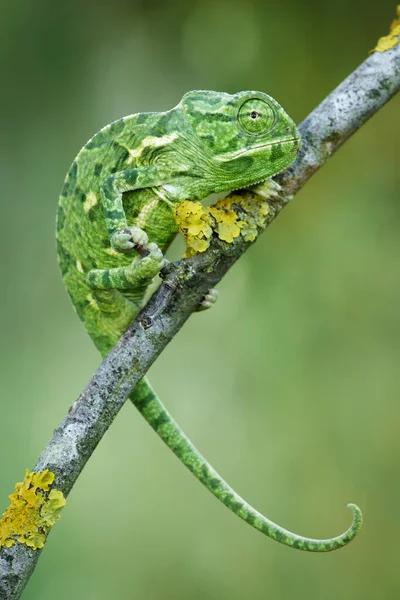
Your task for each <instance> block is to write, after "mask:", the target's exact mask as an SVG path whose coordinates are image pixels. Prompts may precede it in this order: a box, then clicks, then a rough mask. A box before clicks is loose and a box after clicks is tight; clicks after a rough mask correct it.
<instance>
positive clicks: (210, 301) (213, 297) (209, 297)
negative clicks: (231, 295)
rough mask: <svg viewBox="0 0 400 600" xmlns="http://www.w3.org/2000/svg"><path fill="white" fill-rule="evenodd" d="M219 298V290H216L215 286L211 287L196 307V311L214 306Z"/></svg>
mask: <svg viewBox="0 0 400 600" xmlns="http://www.w3.org/2000/svg"><path fill="white" fill-rule="evenodd" d="M217 300H218V290H216V289H215V288H211V289H210V290H208V292H207V294H206V295H205V296H204V297H203V298H202V300H201V301H200V304H199V305H198V307H197V308H196V312H201V311H203V310H208V309H209V308H211V307H212V306H214V304H215V303H216V301H217Z"/></svg>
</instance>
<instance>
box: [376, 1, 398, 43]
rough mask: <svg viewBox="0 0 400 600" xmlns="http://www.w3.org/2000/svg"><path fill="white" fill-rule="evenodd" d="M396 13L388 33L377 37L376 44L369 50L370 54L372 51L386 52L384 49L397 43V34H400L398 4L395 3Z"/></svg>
mask: <svg viewBox="0 0 400 600" xmlns="http://www.w3.org/2000/svg"><path fill="white" fill-rule="evenodd" d="M396 15H397V18H396V19H394V20H393V21H392V24H391V25H390V30H389V33H388V35H385V36H383V37H381V38H379V40H378V43H377V45H376V46H375V48H374V49H373V50H371V51H370V54H371V53H372V52H386V50H390V48H393V46H395V45H396V44H398V42H399V38H398V36H400V4H398V5H397V8H396Z"/></svg>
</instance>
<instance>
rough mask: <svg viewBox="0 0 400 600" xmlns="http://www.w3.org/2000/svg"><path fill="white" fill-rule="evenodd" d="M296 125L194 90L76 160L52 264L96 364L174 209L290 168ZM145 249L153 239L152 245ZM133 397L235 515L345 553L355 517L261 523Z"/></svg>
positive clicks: (155, 257)
mask: <svg viewBox="0 0 400 600" xmlns="http://www.w3.org/2000/svg"><path fill="white" fill-rule="evenodd" d="M299 145H300V138H299V134H298V131H297V129H296V125H295V123H294V122H293V121H292V119H291V118H290V117H289V116H288V115H287V114H286V113H285V111H284V110H283V108H282V107H281V106H280V105H279V104H278V103H277V102H276V101H275V100H274V99H273V98H271V97H270V96H267V95H266V94H263V93H261V92H249V91H246V92H240V93H238V94H234V95H229V94H224V93H218V92H212V91H194V92H188V93H187V94H185V95H184V97H183V98H182V100H181V102H180V103H179V104H178V105H177V106H176V107H175V108H173V109H172V110H169V111H167V112H163V113H138V114H134V115H130V116H128V117H125V118H122V119H119V120H118V121H115V122H114V123H111V124H110V125H107V126H106V127H104V128H103V129H102V130H101V131H99V132H98V133H97V134H96V135H95V136H94V137H92V138H91V139H90V140H89V142H88V143H87V144H86V145H85V146H84V147H83V148H82V150H81V151H80V152H79V154H78V156H77V157H76V159H75V160H74V162H73V164H72V166H71V168H70V170H69V172H68V175H67V177H66V180H65V184H64V187H63V190H62V193H61V196H60V201H59V207H58V215H57V243H58V255H59V262H60V267H61V271H62V275H63V278H64V282H65V285H66V287H67V290H68V292H69V294H70V296H71V299H72V302H73V304H74V306H75V308H76V311H77V313H78V315H79V317H80V318H81V320H82V321H83V323H84V325H85V327H86V329H87V331H88V333H89V335H90V336H91V338H92V339H93V341H94V343H95V344H96V346H97V348H98V349H99V350H100V352H101V354H102V355H103V356H105V355H106V354H107V353H108V351H109V350H110V349H111V348H112V346H113V345H114V344H115V343H116V341H117V340H118V338H119V337H120V336H121V335H122V334H123V333H124V331H125V330H126V328H127V327H128V325H129V323H130V322H131V321H132V319H133V318H134V317H135V315H136V314H137V312H138V310H139V309H140V308H141V306H142V304H143V302H144V299H145V295H146V292H147V291H148V288H149V285H150V284H151V283H152V281H153V278H154V277H155V276H156V275H157V274H158V273H159V271H160V268H161V265H162V261H163V255H164V253H165V251H166V250H167V248H168V246H169V245H170V243H171V241H172V240H173V238H174V237H175V235H176V233H177V230H178V228H177V225H176V222H175V219H174V216H173V207H174V205H175V204H176V203H178V202H181V201H183V200H188V199H190V200H202V199H203V198H206V197H207V196H208V195H209V194H210V193H212V192H223V191H231V190H234V189H239V188H243V187H249V186H252V185H255V184H258V183H259V182H261V181H265V180H266V179H268V178H269V177H271V176H272V175H274V174H276V173H278V172H280V171H282V170H283V169H285V168H286V167H288V166H289V165H290V163H291V162H292V161H293V160H294V158H295V157H296V154H297V150H298V148H299ZM149 240H150V242H149ZM130 398H131V400H132V402H133V403H134V404H135V406H136V407H137V408H138V410H139V411H140V412H141V413H142V415H143V416H144V418H145V419H146V420H147V421H148V423H149V424H150V425H151V426H152V427H153V429H154V430H155V431H156V432H157V434H158V435H159V436H160V437H161V438H162V439H163V440H164V442H165V443H166V444H167V445H168V446H169V448H170V449H171V450H172V451H173V452H174V453H175V454H176V456H177V457H178V458H179V459H180V460H181V461H182V462H183V464H184V465H185V466H186V467H188V468H189V469H190V471H192V473H193V474H194V475H195V476H196V477H197V478H198V479H199V480H200V481H201V482H202V483H203V484H204V485H205V486H206V487H207V488H208V489H209V490H210V491H211V492H212V493H213V494H214V495H215V496H216V497H217V498H218V499H219V500H221V501H222V502H223V503H224V504H225V505H226V506H227V507H228V508H229V509H230V510H232V512H234V513H235V514H236V515H238V516H239V517H241V518H242V519H244V520H245V521H246V522H247V523H249V524H250V525H252V526H253V527H255V528H256V529H258V530H259V531H262V532H263V533H265V534H266V535H268V536H269V537H271V538H273V539H275V540H277V541H279V542H281V543H283V544H286V545H287V546H291V547H294V548H299V549H301V550H309V551H316V552H325V551H329V550H334V549H336V548H340V547H341V546H344V545H345V544H347V543H348V542H349V541H350V540H351V539H352V538H353V537H354V535H355V534H356V532H357V530H358V529H359V527H360V526H361V512H360V510H359V509H358V508H357V507H356V506H355V505H349V507H350V508H351V509H352V510H353V512H354V518H353V523H352V525H351V527H350V528H349V529H348V530H347V531H346V532H345V533H343V534H342V535H340V536H338V537H336V538H332V539H327V540H314V539H310V538H304V537H301V536H298V535H296V534H293V533H291V532H289V531H287V530H285V529H283V528H282V527H280V526H279V525H276V524H275V523H273V522H272V521H270V520H268V519H266V518H265V517H264V516H263V515H261V514H260V513H258V512H257V511H256V510H255V509H253V508H252V507H251V506H250V505H248V504H247V503H246V502H245V501H244V500H243V499H242V498H241V497H240V496H238V495H237V494H236V492H235V491H234V490H232V489H231V488H230V487H229V486H228V485H227V484H226V482H225V481H224V480H223V479H222V478H221V477H220V476H219V475H218V474H217V473H216V471H214V469H213V468H212V467H211V466H210V465H209V464H208V463H207V462H206V460H205V459H204V458H203V457H202V456H201V454H200V453H199V452H198V451H197V449H196V448H195V447H194V446H193V445H192V444H191V442H190V441H189V440H188V439H187V437H186V436H185V434H184V433H183V432H182V431H181V430H180V428H179V426H178V425H177V424H176V423H175V421H174V420H173V419H172V417H171V416H170V415H169V414H168V412H167V410H166V409H165V407H164V406H163V404H162V403H161V401H160V399H159V398H158V397H157V395H156V394H155V392H154V391H153V390H152V389H151V387H150V385H149V383H148V382H147V380H145V379H142V380H141V382H140V383H139V384H138V385H137V387H136V388H135V390H134V391H133V392H132V393H131V395H130Z"/></svg>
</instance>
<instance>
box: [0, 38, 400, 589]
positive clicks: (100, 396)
mask: <svg viewBox="0 0 400 600" xmlns="http://www.w3.org/2000/svg"><path fill="white" fill-rule="evenodd" d="M399 88H400V44H397V45H395V46H394V47H393V48H392V49H390V50H388V51H386V52H383V53H377V52H375V53H373V54H372V55H371V56H369V57H368V58H367V59H366V60H365V61H364V62H363V63H362V64H361V65H360V66H359V67H358V68H357V69H356V70H355V71H354V72H353V73H352V74H351V75H350V76H349V77H348V78H347V79H346V80H345V81H343V83H341V84H340V85H339V86H338V87H337V88H336V89H335V90H334V91H333V92H332V93H331V94H330V95H329V96H328V97H327V98H326V99H325V100H324V101H323V102H322V103H321V104H320V105H319V106H318V107H317V108H316V109H315V110H314V111H313V112H312V113H311V114H310V115H309V116H308V117H307V118H306V119H305V120H304V121H303V123H302V124H301V126H300V132H301V136H302V145H301V149H300V151H299V154H298V157H297V159H296V161H295V162H294V164H293V165H292V166H291V167H290V168H289V169H288V170H287V171H286V172H285V173H283V174H281V175H280V176H278V177H276V178H275V179H276V181H278V182H279V183H280V185H281V186H282V191H281V193H280V195H279V197H278V198H277V199H274V200H272V201H270V202H269V205H270V211H269V213H268V215H267V218H266V221H267V222H266V225H269V224H270V223H271V222H272V221H273V220H274V218H275V217H276V216H277V215H278V214H279V212H280V211H281V209H282V208H283V207H284V206H285V205H286V204H287V203H288V202H289V200H290V199H291V197H292V196H293V195H294V194H295V193H296V192H297V191H298V190H299V189H300V188H301V187H302V186H303V185H304V184H305V183H306V181H307V180H308V179H309V178H310V177H311V175H313V174H314V173H315V171H317V170H318V169H319V168H320V167H321V166H322V165H323V164H324V163H325V161H326V160H327V159H328V158H329V156H331V155H332V154H333V153H334V152H335V151H336V150H337V149H338V148H339V147H340V146H341V145H342V144H343V143H344V142H345V141H346V140H347V139H348V138H349V137H350V136H351V135H352V134H353V133H354V132H355V131H356V130H357V129H358V128H359V127H361V126H362V125H363V123H365V122H366V121H367V120H368V119H369V117H371V116H372V115H373V114H374V113H375V112H377V111H378V110H379V109H380V108H381V107H382V106H383V105H384V104H385V103H386V102H387V101H388V100H390V98H391V97H392V96H393V95H394V94H395V93H396V92H397V91H398V90H399ZM238 194H239V195H242V196H243V197H246V195H247V196H248V195H249V192H246V191H241V192H238V193H235V195H238ZM250 245H251V244H250V243H249V242H245V241H244V240H243V238H242V237H238V238H237V239H236V240H235V241H234V243H232V244H226V243H224V242H221V241H220V240H218V239H213V240H212V244H211V246H210V248H209V249H208V250H207V251H206V252H205V253H203V254H197V255H196V256H194V257H193V258H191V259H187V260H181V261H179V262H177V263H175V264H173V265H170V266H169V267H168V268H167V269H166V270H164V272H163V279H164V282H163V284H162V285H161V286H160V287H159V289H158V290H157V291H156V292H155V294H154V295H153V297H152V298H151V300H150V301H149V303H148V304H147V305H146V306H145V307H144V308H143V310H142V311H141V312H140V313H139V315H138V316H137V318H136V319H135V320H134V322H133V323H132V324H131V325H130V327H129V329H128V330H127V331H126V333H125V334H124V335H123V336H122V337H121V339H120V340H119V341H118V343H117V344H116V346H115V347H114V348H113V349H112V350H111V352H110V353H109V355H108V356H107V357H106V358H105V359H104V360H103V362H102V363H101V365H100V366H99V368H98V369H97V371H96V373H95V374H94V376H93V378H92V379H91V381H90V382H89V384H88V386H87V387H86V389H85V390H84V391H83V392H82V394H81V395H80V397H79V398H78V399H77V400H76V402H75V403H74V405H73V406H72V407H71V408H70V410H69V411H68V414H67V415H66V417H65V418H64V420H63V421H62V423H61V424H60V426H59V427H58V428H57V429H56V430H55V432H54V434H53V437H52V438H51V440H50V442H49V443H48V445H47V446H46V448H45V449H44V451H43V453H42V455H41V456H40V458H39V460H38V462H37V463H36V465H35V467H34V471H43V470H45V469H49V470H50V471H52V472H54V473H55V481H54V487H56V488H57V489H59V490H61V491H62V492H63V493H64V495H67V494H68V493H69V492H70V490H71V488H72V486H73V485H74V483H75V481H76V480H77V478H78V476H79V474H80V473H81V471H82V469H83V467H84V465H85V464H86V461H87V460H88V459H89V457H90V456H91V454H92V453H93V452H94V450H95V448H96V446H97V444H98V443H99V441H100V440H101V438H102V437H103V435H104V434H105V432H106V431H107V429H108V428H109V426H110V425H111V423H112V421H113V420H114V418H115V417H116V415H117V413H118V412H119V410H120V409H121V407H122V405H123V404H124V402H125V399H126V397H127V396H128V394H129V392H130V391H131V390H132V388H133V387H134V386H135V385H136V384H137V383H138V381H139V380H140V379H141V378H142V377H143V375H144V374H145V373H146V371H147V370H148V369H149V367H150V366H151V364H152V363H153V362H154V361H155V360H156V358H157V357H158V356H159V354H160V353H161V352H162V350H163V349H164V348H165V346H166V345H167V344H168V343H169V342H170V341H171V339H172V338H173V337H174V335H175V334H176V333H177V332H178V331H179V329H180V328H181V327H182V325H183V324H184V323H185V321H186V320H187V319H188V317H189V316H190V315H191V313H192V312H193V311H194V310H195V309H196V307H197V305H198V303H199V301H200V299H201V298H202V296H204V295H205V293H206V292H207V291H208V290H209V289H210V288H211V287H214V286H215V285H216V284H217V283H218V282H219V281H220V279H221V278H222V277H223V276H224V275H225V273H226V272H227V271H228V269H229V268H230V267H231V266H232V265H233V263H234V262H235V261H236V260H237V259H238V258H239V257H240V256H241V255H242V254H243V253H244V252H245V251H246V250H247V248H248V247H249V246H250ZM40 552H41V551H40V550H31V549H30V548H29V547H27V546H26V545H24V544H20V543H18V542H16V543H15V544H14V545H13V546H12V547H11V548H6V547H3V548H2V549H1V551H0V598H1V599H10V598H13V599H18V598H19V597H20V595H21V593H22V591H23V588H24V587H25V585H26V583H27V581H28V579H29V577H30V575H31V574H32V572H33V570H34V568H35V565H36V563H37V560H38V558H39V555H40Z"/></svg>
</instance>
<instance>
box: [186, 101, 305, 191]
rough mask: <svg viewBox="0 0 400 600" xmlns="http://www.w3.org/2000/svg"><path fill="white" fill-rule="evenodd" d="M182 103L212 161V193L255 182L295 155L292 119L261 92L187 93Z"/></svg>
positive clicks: (296, 135) (280, 168) (297, 142)
mask: <svg viewBox="0 0 400 600" xmlns="http://www.w3.org/2000/svg"><path fill="white" fill-rule="evenodd" d="M182 108H183V111H184V112H185V115H186V118H187V120H188V121H189V123H190V125H191V127H192V129H193V130H194V133H195V135H196V137H197V139H198V140H199V141H201V146H202V148H203V149H204V153H205V155H206V156H207V157H208V158H209V160H210V162H211V164H212V166H213V168H212V171H213V181H214V183H215V185H214V189H213V190H212V191H214V192H221V191H227V190H233V189H238V188H240V187H246V186H249V185H253V184H255V183H259V182H260V181H263V180H265V179H267V178H268V177H271V176H272V175H274V174H276V173H279V172H280V171H283V170H284V169H285V168H286V167H288V166H289V165H290V163H292V162H293V160H294V159H295V157H296V154H297V151H298V149H299V146H300V135H299V132H298V130H297V127H296V124H295V123H294V121H293V120H292V119H291V118H290V117H289V115H288V114H287V113H286V112H285V111H284V110H283V108H282V107H281V106H280V105H279V104H278V102H276V100H274V99H273V98H271V97H270V96H268V95H267V94H264V93H263V92H253V91H246V92H239V93H237V94H233V95H231V94H225V93H219V92H212V91H194V92H188V93H187V94H185V96H184V97H183V98H182Z"/></svg>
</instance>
